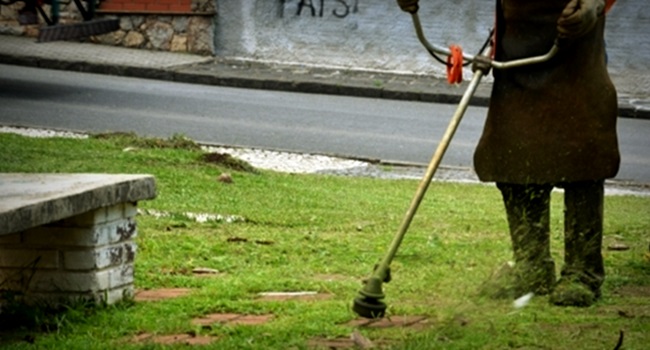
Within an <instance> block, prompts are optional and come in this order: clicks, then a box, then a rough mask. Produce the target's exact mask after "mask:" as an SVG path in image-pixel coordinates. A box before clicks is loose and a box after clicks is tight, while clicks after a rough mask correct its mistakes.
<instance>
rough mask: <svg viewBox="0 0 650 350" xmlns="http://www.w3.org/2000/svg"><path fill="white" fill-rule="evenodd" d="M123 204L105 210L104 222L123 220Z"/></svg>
mask: <svg viewBox="0 0 650 350" xmlns="http://www.w3.org/2000/svg"><path fill="white" fill-rule="evenodd" d="M124 218H125V217H124V203H120V204H116V205H113V206H111V207H107V208H106V222H111V221H114V220H120V219H124Z"/></svg>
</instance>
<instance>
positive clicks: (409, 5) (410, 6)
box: [397, 0, 418, 13]
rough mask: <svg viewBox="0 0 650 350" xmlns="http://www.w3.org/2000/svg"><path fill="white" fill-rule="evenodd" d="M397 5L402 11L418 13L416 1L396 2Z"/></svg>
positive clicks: (401, 0) (399, 0)
mask: <svg viewBox="0 0 650 350" xmlns="http://www.w3.org/2000/svg"><path fill="white" fill-rule="evenodd" d="M397 4H398V5H399V7H400V8H401V9H402V11H406V12H408V13H416V12H418V0H397Z"/></svg>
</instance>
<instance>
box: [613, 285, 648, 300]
mask: <svg viewBox="0 0 650 350" xmlns="http://www.w3.org/2000/svg"><path fill="white" fill-rule="evenodd" d="M613 293H614V294H616V295H619V296H622V297H631V298H648V297H650V286H631V285H630V286H622V287H620V288H617V289H616V290H614V292H613Z"/></svg>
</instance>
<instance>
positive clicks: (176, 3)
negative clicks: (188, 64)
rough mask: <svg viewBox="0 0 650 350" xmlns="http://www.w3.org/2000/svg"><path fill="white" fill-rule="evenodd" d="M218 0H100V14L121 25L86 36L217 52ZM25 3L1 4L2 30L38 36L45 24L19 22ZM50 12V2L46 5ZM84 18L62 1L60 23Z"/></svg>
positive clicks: (131, 45) (111, 41)
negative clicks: (108, 31)
mask: <svg viewBox="0 0 650 350" xmlns="http://www.w3.org/2000/svg"><path fill="white" fill-rule="evenodd" d="M215 1H216V0H101V1H100V2H99V3H98V7H97V10H96V17H97V18H105V17H108V18H118V19H119V20H120V29H119V30H117V31H115V32H112V33H108V34H105V35H100V36H95V37H91V38H89V39H87V40H89V41H91V42H95V43H100V44H105V45H112V46H122V47H129V48H140V49H148V50H159V51H175V52H188V53H193V54H199V55H212V54H214V51H215V50H214V22H215V20H214V18H215V15H216V2H215ZM22 7H23V3H22V2H19V3H15V4H12V5H8V6H5V5H3V6H0V34H11V35H25V36H30V37H36V36H38V32H39V28H40V27H42V26H44V25H46V24H45V20H43V18H41V17H40V15H39V22H40V23H39V24H37V25H20V24H18V10H19V9H21V8H22ZM43 9H44V10H45V12H46V13H48V14H49V11H50V9H49V6H48V5H43ZM80 21H82V17H81V14H80V13H79V10H78V9H77V7H76V5H75V4H74V2H70V3H68V4H63V3H62V4H61V17H60V23H62V24H66V23H74V22H80Z"/></svg>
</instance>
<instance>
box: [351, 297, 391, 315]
mask: <svg viewBox="0 0 650 350" xmlns="http://www.w3.org/2000/svg"><path fill="white" fill-rule="evenodd" d="M386 308H387V306H386V304H385V303H384V302H382V301H380V300H378V299H375V298H369V297H362V296H360V297H357V298H354V303H353V305H352V310H353V311H354V312H356V313H357V315H359V316H361V317H364V318H382V317H384V314H385V313H386Z"/></svg>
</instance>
